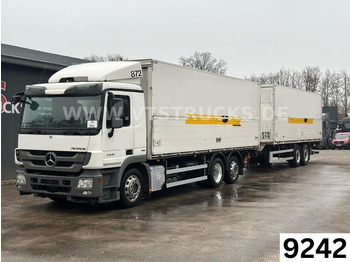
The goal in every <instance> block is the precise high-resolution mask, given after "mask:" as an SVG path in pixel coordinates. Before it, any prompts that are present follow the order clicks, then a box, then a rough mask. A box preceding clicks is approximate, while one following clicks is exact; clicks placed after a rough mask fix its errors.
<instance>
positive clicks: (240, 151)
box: [13, 59, 322, 207]
mask: <svg viewBox="0 0 350 262" xmlns="http://www.w3.org/2000/svg"><path fill="white" fill-rule="evenodd" d="M13 103H22V104H23V107H22V114H21V115H22V116H21V123H20V131H19V135H18V139H19V140H18V148H16V149H15V162H16V164H17V165H19V169H18V170H17V171H16V184H17V189H18V191H19V192H20V194H34V195H35V196H38V197H49V198H50V199H52V200H55V201H72V202H92V203H96V202H97V203H107V202H111V201H117V200H121V202H122V204H123V205H124V206H125V207H133V206H136V205H137V204H139V203H140V201H141V200H142V199H143V198H144V197H149V196H151V194H152V193H153V192H156V191H159V190H163V189H166V188H171V187H176V186H180V185H184V184H189V183H194V182H196V183H197V184H198V185H200V186H210V187H219V186H220V185H221V184H222V183H223V181H224V182H225V183H226V184H232V183H235V182H236V181H237V179H238V177H239V175H242V174H243V168H244V167H245V166H249V164H250V163H256V164H270V163H275V162H280V161H284V162H285V161H288V162H289V164H290V166H292V167H297V166H299V165H305V164H307V162H308V161H309V157H310V153H311V149H312V145H313V144H314V143H316V142H319V141H320V140H321V129H322V126H321V125H322V115H321V98H320V96H318V95H315V94H311V93H308V92H304V91H299V90H294V89H290V88H286V87H280V86H263V87H261V86H260V85H259V84H257V83H255V82H252V81H247V80H241V79H237V78H232V77H227V76H222V75H216V74H212V73H208V72H203V71H198V70H194V69H190V68H185V67H181V66H177V65H173V64H169V63H165V62H161V61H157V60H152V59H147V60H137V61H122V62H102V63H87V64H80V65H74V66H70V67H67V68H65V69H63V70H61V71H59V72H57V73H55V74H54V75H53V76H52V77H51V78H50V79H49V81H48V83H45V84H34V85H29V86H26V88H25V91H24V92H21V93H19V94H16V95H15V96H14V98H13ZM281 108H282V109H281ZM283 108H284V109H285V111H283ZM266 109H267V110H266ZM280 109H281V110H282V111H280ZM265 111H270V116H269V117H267V116H265V115H264V114H263V112H265Z"/></svg>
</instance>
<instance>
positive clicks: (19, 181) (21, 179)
mask: <svg viewBox="0 0 350 262" xmlns="http://www.w3.org/2000/svg"><path fill="white" fill-rule="evenodd" d="M16 183H17V185H25V184H26V183H27V181H26V177H25V175H24V174H17V176H16Z"/></svg>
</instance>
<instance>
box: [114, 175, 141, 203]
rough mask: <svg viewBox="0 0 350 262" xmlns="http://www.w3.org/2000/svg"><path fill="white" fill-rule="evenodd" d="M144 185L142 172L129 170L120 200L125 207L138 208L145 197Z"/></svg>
mask: <svg viewBox="0 0 350 262" xmlns="http://www.w3.org/2000/svg"><path fill="white" fill-rule="evenodd" d="M143 191H144V183H143V179H142V175H141V172H140V171H139V170H138V169H136V168H131V169H129V170H128V171H127V172H126V173H125V174H124V176H123V178H122V181H121V185H120V200H121V202H122V204H123V206H124V207H126V208H129V207H134V206H137V205H138V204H139V203H140V202H141V200H142V196H143Z"/></svg>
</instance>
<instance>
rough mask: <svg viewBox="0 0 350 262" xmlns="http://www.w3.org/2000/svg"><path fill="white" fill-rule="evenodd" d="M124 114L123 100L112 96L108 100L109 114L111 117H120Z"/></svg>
mask: <svg viewBox="0 0 350 262" xmlns="http://www.w3.org/2000/svg"><path fill="white" fill-rule="evenodd" d="M123 115H124V101H123V99H121V98H113V99H112V100H111V102H110V116H111V117H112V118H115V117H120V118H123Z"/></svg>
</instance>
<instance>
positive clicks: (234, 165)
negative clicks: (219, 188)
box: [224, 156, 241, 184]
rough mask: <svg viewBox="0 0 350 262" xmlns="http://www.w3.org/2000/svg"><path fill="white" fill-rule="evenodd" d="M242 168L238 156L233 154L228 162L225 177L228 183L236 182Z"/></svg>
mask: <svg viewBox="0 0 350 262" xmlns="http://www.w3.org/2000/svg"><path fill="white" fill-rule="evenodd" d="M240 168H241V167H240V164H239V161H238V159H237V157H235V156H231V157H230V160H229V161H228V162H227V171H226V174H225V177H224V181H225V183H226V184H234V183H236V182H237V180H238V177H239V170H240Z"/></svg>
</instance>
